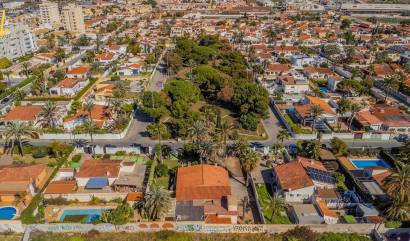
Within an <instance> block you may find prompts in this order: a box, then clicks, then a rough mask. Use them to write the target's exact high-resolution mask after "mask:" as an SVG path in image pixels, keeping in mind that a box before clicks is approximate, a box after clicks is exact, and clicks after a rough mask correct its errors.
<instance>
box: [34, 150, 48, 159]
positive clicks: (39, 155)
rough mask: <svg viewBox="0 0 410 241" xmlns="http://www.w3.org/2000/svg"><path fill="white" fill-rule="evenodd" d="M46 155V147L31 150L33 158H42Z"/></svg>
mask: <svg viewBox="0 0 410 241" xmlns="http://www.w3.org/2000/svg"><path fill="white" fill-rule="evenodd" d="M47 155H48V151H47V150H46V149H37V150H35V151H34V152H33V154H32V156H33V158H43V157H46V156H47Z"/></svg>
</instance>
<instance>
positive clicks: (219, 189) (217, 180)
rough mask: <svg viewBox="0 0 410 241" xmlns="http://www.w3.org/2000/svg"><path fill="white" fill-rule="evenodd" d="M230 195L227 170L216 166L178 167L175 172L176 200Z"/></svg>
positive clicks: (217, 197) (215, 197) (218, 197)
mask: <svg viewBox="0 0 410 241" xmlns="http://www.w3.org/2000/svg"><path fill="white" fill-rule="evenodd" d="M229 195H231V186H230V183H229V176H228V172H227V171H226V170H225V169H224V168H222V167H218V166H212V165H195V166H190V167H180V168H179V169H178V174H177V187H176V199H177V200H178V201H188V200H202V199H221V198H222V197H225V196H229Z"/></svg>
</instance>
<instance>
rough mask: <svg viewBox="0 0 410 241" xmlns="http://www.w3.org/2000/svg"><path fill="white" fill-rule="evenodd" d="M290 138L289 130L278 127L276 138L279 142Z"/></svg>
mask: <svg viewBox="0 0 410 241" xmlns="http://www.w3.org/2000/svg"><path fill="white" fill-rule="evenodd" d="M289 138H290V135H289V132H288V131H287V130H285V129H280V130H279V132H278V134H277V135H276V139H278V140H279V141H280V144H283V141H284V140H288V139H289Z"/></svg>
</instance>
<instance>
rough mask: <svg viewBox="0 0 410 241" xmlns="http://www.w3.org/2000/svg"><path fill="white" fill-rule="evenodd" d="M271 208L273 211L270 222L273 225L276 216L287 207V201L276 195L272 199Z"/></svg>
mask: <svg viewBox="0 0 410 241" xmlns="http://www.w3.org/2000/svg"><path fill="white" fill-rule="evenodd" d="M269 207H270V209H271V210H272V214H271V218H270V220H271V223H273V217H274V216H275V214H277V213H279V212H281V211H282V210H283V209H284V208H285V207H286V202H285V199H284V198H283V197H281V196H279V195H278V194H277V193H275V194H274V195H273V196H272V197H271V199H270V203H269Z"/></svg>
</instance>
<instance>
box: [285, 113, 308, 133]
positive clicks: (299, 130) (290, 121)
mask: <svg viewBox="0 0 410 241" xmlns="http://www.w3.org/2000/svg"><path fill="white" fill-rule="evenodd" d="M283 116H284V117H285V121H286V122H287V123H288V125H289V126H290V128H292V130H293V132H294V133H296V134H312V131H311V130H309V129H306V128H302V127H300V126H299V125H298V124H297V123H295V122H294V121H293V119H292V117H290V115H289V114H284V115H283Z"/></svg>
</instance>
